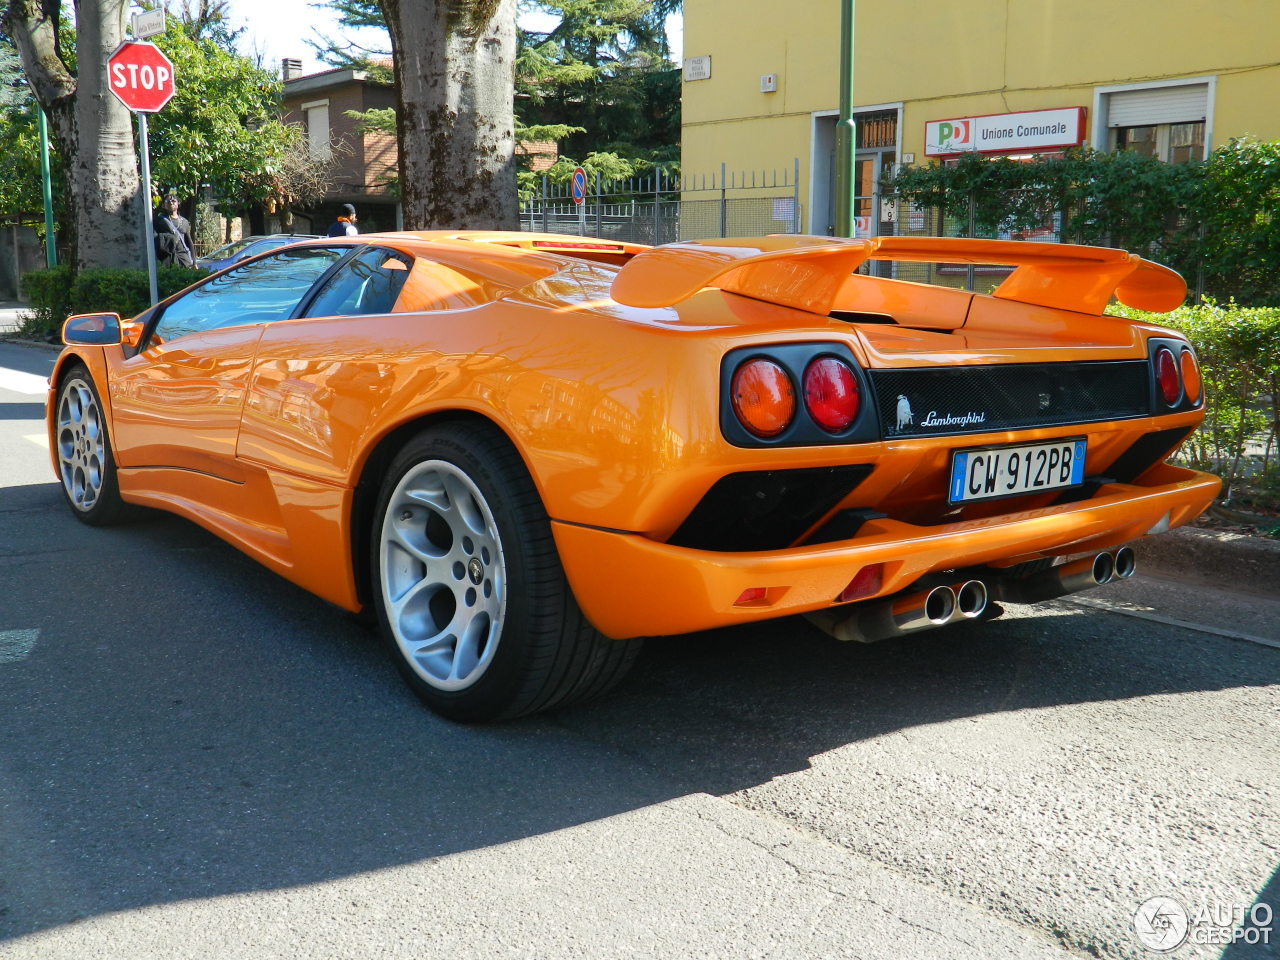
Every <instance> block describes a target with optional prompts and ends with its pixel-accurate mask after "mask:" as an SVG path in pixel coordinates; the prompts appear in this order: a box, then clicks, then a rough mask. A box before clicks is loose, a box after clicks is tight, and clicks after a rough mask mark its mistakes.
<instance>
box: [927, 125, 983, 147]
mask: <svg viewBox="0 0 1280 960" xmlns="http://www.w3.org/2000/svg"><path fill="white" fill-rule="evenodd" d="M937 127H938V137H937V140H936V143H937V144H938V146H939V147H947V148H949V149H951V150H964V149H965V146H966V144H970V143H972V142H973V137H972V133H973V121H972V120H941V121H939V122H938V124H937ZM930 142H931V143H933V142H935V141H933V140H932V139H931V140H930Z"/></svg>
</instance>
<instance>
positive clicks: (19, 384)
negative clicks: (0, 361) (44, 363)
mask: <svg viewBox="0 0 1280 960" xmlns="http://www.w3.org/2000/svg"><path fill="white" fill-rule="evenodd" d="M0 390H11V391H13V392H14V393H25V394H29V395H30V396H33V397H42V396H44V395H45V394H46V393H48V392H49V378H48V377H42V376H40V375H39V374H35V373H23V372H22V371H21V370H10V369H8V368H7V367H0Z"/></svg>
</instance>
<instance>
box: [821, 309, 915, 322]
mask: <svg viewBox="0 0 1280 960" xmlns="http://www.w3.org/2000/svg"><path fill="white" fill-rule="evenodd" d="M827 316H829V317H830V318H831V319H832V320H843V321H844V322H845V323H895V324H896V323H897V322H898V321H897V320H895V319H894V318H893V317H891V316H889V315H888V314H887V313H859V312H858V311H857V310H832V311H831V312H830V313H829V314H827Z"/></svg>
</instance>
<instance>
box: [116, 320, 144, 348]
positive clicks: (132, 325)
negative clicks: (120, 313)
mask: <svg viewBox="0 0 1280 960" xmlns="http://www.w3.org/2000/svg"><path fill="white" fill-rule="evenodd" d="M146 328H147V325H146V324H145V323H139V322H138V321H137V320H126V321H125V322H124V323H122V324H120V341H121V342H122V343H123V344H124V345H125V346H126V347H134V348H136V347H137V346H138V344H140V343H141V342H142V331H143V330H145V329H146Z"/></svg>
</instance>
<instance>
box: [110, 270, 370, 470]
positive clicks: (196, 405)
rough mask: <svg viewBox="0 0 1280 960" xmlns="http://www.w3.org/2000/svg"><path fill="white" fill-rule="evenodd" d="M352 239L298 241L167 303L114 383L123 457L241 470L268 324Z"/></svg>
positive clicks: (293, 304) (295, 304)
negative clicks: (239, 447)
mask: <svg viewBox="0 0 1280 960" xmlns="http://www.w3.org/2000/svg"><path fill="white" fill-rule="evenodd" d="M351 249H352V248H351V247H350V246H342V245H334V246H324V247H301V248H298V249H294V250H285V251H281V252H279V253H276V254H271V255H269V256H266V257H262V258H258V259H255V260H252V261H250V262H248V263H245V264H243V265H241V266H238V267H236V268H235V269H233V270H230V271H228V272H226V273H224V274H222V275H221V276H217V277H214V278H212V279H211V280H208V281H206V282H205V283H203V284H201V285H200V286H198V287H196V288H194V289H192V290H190V291H188V292H187V293H185V294H183V295H182V296H181V297H179V298H178V299H176V300H174V301H172V302H170V303H168V304H167V305H165V306H164V307H163V308H161V310H160V312H159V314H158V316H156V317H153V318H152V319H151V321H150V322H149V324H148V331H147V334H146V339H145V340H144V341H143V348H142V350H140V351H139V352H138V353H137V354H136V355H135V356H133V357H131V358H129V359H127V360H125V361H123V362H122V363H121V364H119V366H117V367H116V369H115V370H113V371H112V374H111V376H110V379H109V382H108V387H109V392H110V397H111V407H112V421H113V424H114V429H115V437H114V441H115V448H116V460H117V462H118V463H119V465H120V466H121V467H125V468H128V467H178V468H182V469H187V470H196V471H200V472H203V473H209V474H212V475H214V476H219V477H233V476H235V475H236V469H235V466H234V461H235V448H236V436H237V433H238V432H239V427H240V414H241V408H242V406H243V403H244V397H245V391H246V388H247V386H248V380H249V372H250V370H251V369H252V365H253V357H254V352H255V351H256V349H257V345H258V340H259V338H260V337H261V335H262V330H263V326H264V325H265V324H269V323H271V322H273V321H276V320H283V319H286V318H288V317H291V316H293V315H294V313H295V312H296V311H297V310H298V308H299V304H300V303H301V302H302V300H303V298H304V297H305V296H306V295H307V293H308V292H309V291H310V289H311V287H312V286H313V285H314V284H315V283H316V281H317V280H318V279H319V278H320V277H322V276H324V275H325V274H326V273H327V272H328V271H329V270H330V269H331V268H332V267H333V266H334V265H335V264H336V263H337V262H338V261H339V260H341V259H342V257H343V256H345V255H346V254H348V253H350V251H351Z"/></svg>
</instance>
